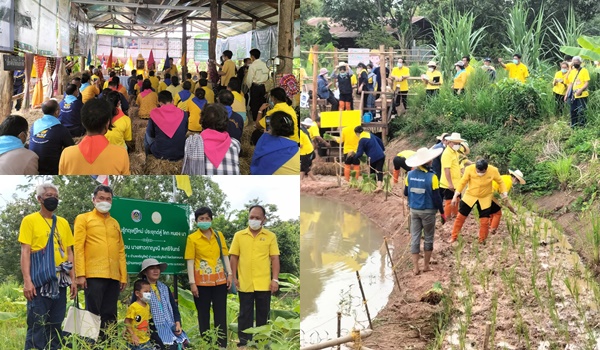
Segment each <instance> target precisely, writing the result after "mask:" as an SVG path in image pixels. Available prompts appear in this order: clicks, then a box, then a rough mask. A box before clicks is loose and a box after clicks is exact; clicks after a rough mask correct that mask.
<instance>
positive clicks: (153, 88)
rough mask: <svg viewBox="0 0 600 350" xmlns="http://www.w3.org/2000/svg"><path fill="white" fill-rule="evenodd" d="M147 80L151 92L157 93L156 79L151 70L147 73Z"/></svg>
mask: <svg viewBox="0 0 600 350" xmlns="http://www.w3.org/2000/svg"><path fill="white" fill-rule="evenodd" d="M148 80H150V84H151V85H152V90H154V91H155V92H157V93H158V82H159V80H158V78H157V77H156V76H155V74H154V71H153V70H151V71H150V72H148Z"/></svg>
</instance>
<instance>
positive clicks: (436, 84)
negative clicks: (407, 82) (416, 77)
mask: <svg viewBox="0 0 600 350" xmlns="http://www.w3.org/2000/svg"><path fill="white" fill-rule="evenodd" d="M421 80H422V81H423V82H424V83H425V84H426V87H425V92H426V93H427V96H434V95H437V93H438V92H439V91H440V87H441V86H442V83H443V82H444V79H443V78H442V73H441V72H440V71H439V70H437V63H435V61H429V63H427V72H426V73H425V74H423V75H421Z"/></svg>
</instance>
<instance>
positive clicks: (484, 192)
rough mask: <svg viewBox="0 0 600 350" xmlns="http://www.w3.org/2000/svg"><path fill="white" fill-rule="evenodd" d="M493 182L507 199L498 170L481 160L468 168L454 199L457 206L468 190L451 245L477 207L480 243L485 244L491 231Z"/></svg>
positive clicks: (462, 202)
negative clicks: (463, 192) (461, 194)
mask: <svg viewBox="0 0 600 350" xmlns="http://www.w3.org/2000/svg"><path fill="white" fill-rule="evenodd" d="M493 181H496V183H498V191H499V192H500V193H501V196H502V198H506V197H507V193H506V186H505V184H504V181H502V178H501V177H500V172H499V171H498V168H496V167H495V166H491V165H489V166H488V162H487V160H485V159H480V160H478V161H477V162H476V163H475V164H473V165H469V166H468V167H466V169H465V174H464V175H463V177H462V179H460V182H459V183H458V185H457V186H456V192H454V196H453V197H452V205H456V203H457V202H458V196H459V195H460V193H461V192H462V190H464V189H465V188H467V191H466V192H465V194H464V197H463V198H462V199H461V200H460V207H459V209H458V216H457V217H456V221H455V222H454V226H453V227H452V238H450V243H452V242H454V241H456V240H457V239H458V234H459V232H460V230H461V229H462V226H463V224H464V223H465V220H466V219H467V216H469V213H470V212H471V209H473V207H474V206H477V212H478V213H479V225H480V226H479V243H485V240H486V239H487V236H488V232H489V231H490V213H491V211H492V197H493V190H492V182H493ZM467 186H468V187H467Z"/></svg>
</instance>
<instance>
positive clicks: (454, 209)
mask: <svg viewBox="0 0 600 350" xmlns="http://www.w3.org/2000/svg"><path fill="white" fill-rule="evenodd" d="M460 199H461V198H460V197H458V200H457V201H456V205H453V206H452V216H454V217H456V216H457V215H458V203H460Z"/></svg>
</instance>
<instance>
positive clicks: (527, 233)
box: [301, 150, 600, 350]
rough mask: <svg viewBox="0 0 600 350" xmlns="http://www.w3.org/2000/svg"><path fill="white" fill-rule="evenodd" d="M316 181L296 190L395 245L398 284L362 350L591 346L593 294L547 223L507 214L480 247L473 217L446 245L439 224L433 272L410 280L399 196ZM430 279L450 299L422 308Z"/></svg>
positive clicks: (599, 298) (599, 296)
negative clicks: (351, 213) (361, 219)
mask: <svg viewBox="0 0 600 350" xmlns="http://www.w3.org/2000/svg"><path fill="white" fill-rule="evenodd" d="M394 151H395V150H394ZM318 179H319V181H317V182H311V181H306V182H304V183H303V184H302V186H301V191H302V193H303V194H309V195H314V196H324V197H327V198H328V199H332V200H336V201H340V202H343V203H346V204H348V205H350V206H352V207H353V208H355V209H356V210H358V211H360V212H361V213H363V214H365V215H367V216H368V217H369V218H371V220H372V221H373V222H374V223H375V224H377V225H378V226H380V227H381V229H383V230H384V232H385V233H386V234H387V237H388V239H389V240H390V241H391V243H392V244H393V246H394V247H395V249H394V253H393V256H394V262H395V265H396V272H397V273H398V279H399V280H400V285H401V288H400V290H398V288H397V287H395V288H394V290H393V292H392V294H391V295H390V298H389V302H388V304H387V305H386V307H385V308H384V309H383V310H382V311H380V313H379V314H378V316H377V318H376V320H375V321H374V334H373V336H371V337H370V338H368V339H365V340H364V343H363V344H364V345H365V346H367V347H369V348H371V349H426V348H433V349H484V348H488V349H496V348H505V349H540V350H543V349H566V348H568V349H593V348H594V346H596V342H597V340H596V337H597V335H596V334H600V325H599V324H598V322H597V320H598V305H600V288H599V287H598V284H597V283H596V282H595V280H594V276H593V273H591V272H590V271H588V270H587V269H585V267H584V264H583V263H582V261H581V259H580V258H579V255H578V254H577V252H575V251H574V249H573V247H572V246H571V245H570V244H569V242H568V240H567V238H566V237H565V236H564V235H563V234H562V233H561V232H559V231H558V230H557V229H555V228H553V223H552V222H550V221H549V220H546V219H542V218H541V217H538V216H535V215H532V214H531V213H528V212H526V210H525V209H524V208H519V213H520V214H519V217H518V218H514V217H511V218H507V217H506V216H508V215H506V216H505V217H504V218H503V220H502V223H501V226H500V228H499V230H498V234H496V235H494V236H490V238H489V239H488V242H487V244H486V245H484V246H482V245H479V244H478V243H477V233H478V230H479V223H478V222H477V221H476V220H475V219H474V218H473V215H471V216H470V217H469V218H468V219H467V222H466V223H465V225H464V227H463V230H462V239H461V240H459V243H458V244H456V243H455V245H454V246H450V245H448V244H447V243H446V240H447V238H448V237H449V232H450V230H451V226H450V225H449V224H448V223H447V224H446V225H447V226H445V227H441V223H439V222H438V224H437V227H436V236H435V243H434V255H433V259H434V260H435V261H436V262H437V264H436V265H433V268H434V270H435V271H433V272H430V273H423V274H421V275H420V276H414V275H413V274H412V263H411V262H410V254H409V251H408V243H409V236H408V230H407V228H406V221H405V220H406V215H407V213H408V211H406V210H405V211H404V212H403V210H402V207H403V206H404V205H405V204H404V203H405V200H404V198H402V196H398V195H391V196H389V197H388V199H387V200H385V196H384V195H383V194H381V193H380V194H375V195H374V194H369V195H365V194H363V193H360V192H358V191H357V190H353V189H349V188H347V186H345V185H343V186H342V187H337V181H336V178H335V177H331V176H319V177H318ZM394 191H396V192H397V193H398V192H399V188H396V189H395V190H394ZM398 194H399V193H398ZM558 202H560V201H557V203H558ZM507 222H508V223H509V225H508V226H507ZM434 282H441V284H442V286H443V289H444V292H445V294H446V295H447V296H448V298H446V299H445V300H444V301H443V302H442V303H440V304H438V305H430V304H427V303H423V302H420V298H421V296H422V295H423V294H424V293H425V292H426V291H427V290H429V289H430V288H431V287H432V285H433V283H434ZM486 344H487V345H486Z"/></svg>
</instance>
